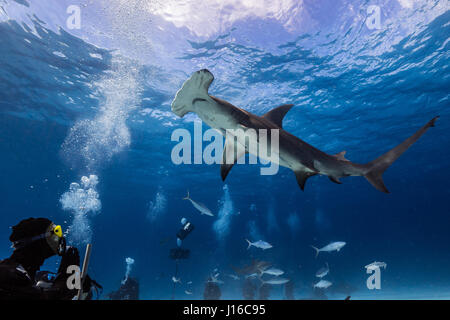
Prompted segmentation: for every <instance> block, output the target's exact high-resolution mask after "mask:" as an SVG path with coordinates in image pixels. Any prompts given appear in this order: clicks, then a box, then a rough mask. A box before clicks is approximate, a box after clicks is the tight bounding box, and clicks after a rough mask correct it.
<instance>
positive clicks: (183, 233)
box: [177, 218, 194, 247]
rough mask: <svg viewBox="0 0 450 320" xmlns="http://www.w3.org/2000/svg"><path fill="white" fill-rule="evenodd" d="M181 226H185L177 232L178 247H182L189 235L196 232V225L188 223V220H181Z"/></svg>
mask: <svg viewBox="0 0 450 320" xmlns="http://www.w3.org/2000/svg"><path fill="white" fill-rule="evenodd" d="M181 225H182V226H183V227H182V228H181V229H180V230H179V231H178V232H177V246H178V247H181V243H182V241H183V240H184V239H185V238H186V237H187V236H188V235H189V233H191V232H192V230H194V225H193V224H192V223H190V222H189V221H187V219H186V218H182V219H181Z"/></svg>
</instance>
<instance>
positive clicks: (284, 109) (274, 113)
mask: <svg viewBox="0 0 450 320" xmlns="http://www.w3.org/2000/svg"><path fill="white" fill-rule="evenodd" d="M293 106H294V105H293V104H284V105H282V106H279V107H276V108H275V109H272V110H270V111H269V112H267V113H266V114H264V115H263V118H266V119H267V120H269V121H271V122H273V123H275V124H276V125H277V126H279V127H280V128H283V118H284V116H285V115H286V113H288V111H289V110H291V108H292V107H293Z"/></svg>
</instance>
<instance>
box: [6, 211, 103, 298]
mask: <svg viewBox="0 0 450 320" xmlns="http://www.w3.org/2000/svg"><path fill="white" fill-rule="evenodd" d="M9 240H10V241H11V242H12V248H14V251H13V253H12V255H11V256H10V257H9V258H7V259H4V260H0V300H23V299H26V300H72V299H74V298H75V297H76V295H77V293H78V290H77V289H69V288H68V286H67V280H68V278H69V277H70V276H71V275H72V274H71V273H69V274H68V273H67V268H68V267H69V266H71V265H77V266H79V265H80V255H79V253H78V249H77V248H75V247H67V246H66V240H65V238H64V236H63V234H62V229H61V226H59V225H56V224H54V223H53V222H52V221H50V220H49V219H46V218H29V219H25V220H22V221H20V222H19V223H18V224H17V225H16V226H14V227H12V233H11V236H10V237H9ZM54 255H58V256H61V263H60V266H59V269H58V272H57V273H56V274H54V275H53V276H52V275H51V274H52V273H51V272H46V271H39V269H40V267H41V266H42V265H43V263H44V261H45V260H46V259H48V258H50V257H52V256H54ZM94 287H95V288H100V289H101V286H100V285H99V284H98V283H96V282H95V281H94V280H92V279H91V278H90V277H89V276H86V278H85V280H84V282H83V288H82V289H83V290H82V291H83V293H84V294H83V296H82V298H83V299H92V296H93V293H92V290H91V289H93V288H94Z"/></svg>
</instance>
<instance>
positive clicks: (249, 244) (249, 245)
mask: <svg viewBox="0 0 450 320" xmlns="http://www.w3.org/2000/svg"><path fill="white" fill-rule="evenodd" d="M245 241H247V242H248V247H247V250H248V249H250V247H251V246H252V243H251V242H250V240H248V239H245Z"/></svg>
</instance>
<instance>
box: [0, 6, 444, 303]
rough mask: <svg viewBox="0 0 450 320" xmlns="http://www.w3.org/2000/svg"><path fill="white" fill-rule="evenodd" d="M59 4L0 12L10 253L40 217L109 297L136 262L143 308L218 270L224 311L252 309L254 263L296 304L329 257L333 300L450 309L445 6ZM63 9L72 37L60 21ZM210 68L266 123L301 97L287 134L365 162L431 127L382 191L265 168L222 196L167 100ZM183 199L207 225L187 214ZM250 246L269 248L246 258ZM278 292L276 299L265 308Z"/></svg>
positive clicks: (4, 249)
mask: <svg viewBox="0 0 450 320" xmlns="http://www.w3.org/2000/svg"><path fill="white" fill-rule="evenodd" d="M51 2H52V1H49V2H46V3H45V4H43V3H42V2H41V3H38V2H37V1H36V2H33V1H24V0H23V1H3V2H2V3H0V13H1V16H0V17H1V20H0V21H1V22H0V41H1V42H0V43H1V46H0V53H1V54H0V63H1V64H0V65H1V69H0V150H1V155H2V156H1V158H0V168H1V170H0V194H1V195H2V197H1V201H0V212H1V213H2V214H1V215H0V257H2V258H3V257H7V256H9V255H10V253H11V248H10V243H9V241H8V237H9V234H10V229H9V228H10V227H11V226H12V225H15V224H16V223H17V222H18V221H20V220H21V219H23V218H28V217H40V216H43V217H48V218H50V219H52V220H53V221H55V222H58V223H60V224H61V225H62V226H63V229H64V230H68V233H67V237H68V239H69V242H70V243H71V244H72V245H76V246H78V247H79V249H80V251H81V252H82V253H83V252H84V246H85V245H86V243H87V242H90V243H92V244H93V252H92V257H91V263H90V266H89V273H90V275H91V276H92V278H94V279H96V280H97V281H98V282H99V283H101V284H102V285H103V286H104V288H105V290H104V292H105V293H108V292H110V291H112V290H116V289H117V288H118V287H119V285H120V281H121V280H122V279H123V277H124V275H125V272H126V261H125V259H126V258H127V257H131V258H133V259H134V261H135V262H134V264H133V265H132V266H131V271H130V275H131V276H133V277H136V278H138V279H139V281H140V288H141V298H143V299H170V298H171V297H172V295H173V294H174V296H175V298H176V299H192V298H193V299H202V298H203V289H204V286H205V282H206V280H207V279H208V277H209V276H210V275H211V274H214V273H219V278H220V279H221V280H222V281H224V283H223V284H220V287H221V290H222V298H227V299H242V286H243V279H242V278H243V277H242V276H241V279H240V280H234V279H232V278H231V277H230V276H229V275H230V274H231V275H234V271H233V268H232V266H236V267H243V266H245V265H248V264H250V263H251V261H252V259H258V260H264V261H269V262H270V263H271V264H272V265H273V266H274V267H277V268H280V269H282V270H283V271H285V274H284V275H283V276H284V277H286V278H289V279H291V280H292V281H293V283H294V295H295V297H296V298H311V297H314V291H313V288H312V286H313V284H314V283H316V282H317V280H318V279H317V278H316V277H315V273H316V271H317V270H318V269H319V268H320V267H322V266H323V265H324V264H325V262H328V264H329V266H330V274H329V275H327V277H326V279H328V280H329V281H331V282H332V283H333V285H332V286H331V287H330V288H329V289H327V290H326V295H327V296H328V298H330V299H342V298H344V297H345V296H346V295H348V294H351V295H352V298H355V299H358V298H360V299H380V298H388V299H408V298H420V299H428V298H444V299H448V298H449V293H450V273H449V272H448V270H449V267H450V255H449V253H448V247H449V245H450V234H449V232H448V230H449V226H450V216H449V212H450V207H449V201H448V199H449V196H450V188H449V187H448V180H449V178H450V164H449V163H450V148H449V147H450V135H449V134H448V132H449V129H450V112H449V107H450V104H449V88H450V79H449V74H450V72H449V69H448V67H449V42H448V39H449V34H450V12H449V9H450V6H449V4H448V1H407V0H403V1H374V2H371V1H323V2H318V3H315V2H313V1H306V0H305V1H297V2H296V1H293V2H292V1H278V2H277V1H274V2H273V3H276V4H277V5H274V6H269V5H266V6H262V7H261V6H260V5H257V4H256V3H254V4H253V5H254V7H251V6H250V7H248V6H245V5H243V4H240V2H239V1H231V0H230V1H229V3H228V6H224V7H220V8H218V7H217V3H218V2H216V1H211V3H210V5H207V6H205V7H204V8H202V9H201V10H200V9H199V10H200V11H201V12H199V13H198V16H196V15H192V14H190V15H189V16H188V19H186V17H185V16H183V15H182V14H181V15H180V16H176V14H178V11H177V10H175V9H176V8H177V6H179V8H181V9H182V10H181V9H180V10H181V12H188V13H189V12H190V13H192V12H194V11H195V10H196V7H195V5H194V4H192V1H181V2H179V3H178V4H177V3H171V5H172V7H165V6H164V5H161V7H157V8H153V7H151V8H150V9H148V7H149V6H151V5H150V4H149V3H150V2H146V1H138V0H135V1H129V2H126V3H124V2H123V1H118V0H117V1H111V2H109V3H106V2H103V1H99V2H96V3H88V4H86V5H85V6H84V5H83V4H82V3H81V2H80V3H78V2H77V1H54V3H53V4H50V3H51ZM72 3H73V4H77V3H78V4H79V5H80V7H81V10H82V13H83V15H82V16H81V17H82V20H81V21H82V25H81V29H79V30H78V29H75V30H71V29H69V28H68V27H67V26H66V24H65V19H66V18H67V13H66V8H67V6H69V5H70V4H72ZM369 5H376V6H378V7H379V8H381V22H382V23H381V27H380V28H375V29H370V28H369V27H368V26H367V24H366V20H367V19H368V16H370V15H369V14H368V11H367V8H368V6H369ZM242 6H243V7H242ZM172 8H175V9H174V10H173V11H171V10H172ZM262 8H264V10H263V9H262ZM189 10H191V11H189ZM203 11H205V12H206V13H205V15H206V16H204V15H203V14H202V12H203ZM248 12H250V13H248ZM214 14H215V15H214ZM208 17H211V18H210V19H209V18H208ZM217 17H219V18H220V19H216V18H217ZM232 17H234V18H232ZM236 17H237V18H236ZM175 18H176V19H175ZM183 19H184V20H183ZM217 21H219V22H220V23H219V22H217ZM203 68H208V69H209V70H210V71H211V72H212V73H213V74H214V76H215V81H214V82H213V84H212V86H211V88H210V93H211V94H213V95H214V96H217V97H220V98H222V99H225V100H227V101H229V102H231V103H233V104H234V105H236V106H238V107H241V108H244V109H245V110H248V111H250V112H253V113H255V114H258V115H262V114H264V113H265V112H267V111H269V110H270V109H271V108H274V107H276V106H278V105H281V104H284V103H292V104H294V105H295V107H294V108H293V109H292V110H291V111H289V113H288V114H287V116H286V118H285V119H284V122H283V124H284V128H285V130H287V131H289V132H291V133H292V134H294V135H296V136H297V137H299V138H301V139H302V140H304V141H306V142H308V143H310V144H312V145H314V146H316V147H317V148H319V149H321V150H323V151H325V152H327V153H330V154H335V153H338V152H340V151H342V150H346V151H347V154H346V157H347V158H348V159H350V160H351V161H353V162H356V163H367V162H369V161H371V160H373V159H375V158H376V157H378V156H379V155H381V154H383V153H384V152H386V151H388V150H389V149H391V148H392V147H394V146H396V145H397V144H399V143H400V142H402V141H403V140H404V139H406V138H407V137H409V136H410V135H411V134H412V133H414V132H415V131H416V130H417V129H418V128H419V127H421V126H422V125H424V124H425V123H426V122H427V121H429V120H430V119H431V118H433V117H434V116H437V115H439V116H440V118H439V120H438V121H437V123H436V127H435V128H431V129H430V130H429V131H427V132H426V134H425V135H424V136H423V137H422V138H421V139H420V140H419V141H418V142H417V143H415V144H414V145H413V146H412V147H411V149H409V150H408V151H407V152H406V153H405V154H404V155H403V156H402V157H401V158H399V159H398V160H397V161H396V162H395V163H394V164H393V165H392V166H391V167H390V168H389V169H388V170H387V171H386V173H385V174H384V181H385V184H386V186H387V187H388V189H389V190H390V192H391V194H383V193H381V192H379V191H377V190H375V189H374V188H373V187H372V186H371V185H370V184H369V183H368V182H367V181H366V180H365V179H364V178H361V177H349V178H345V179H342V182H343V184H342V185H337V184H334V183H331V182H330V181H329V180H328V179H327V178H326V177H321V176H315V177H312V178H310V179H309V180H308V182H307V184H306V188H305V191H303V192H302V191H301V190H300V189H299V188H298V186H297V182H296V180H295V176H294V174H293V173H292V172H290V170H288V169H286V168H280V171H279V173H278V174H276V175H274V176H262V175H260V174H259V172H260V171H259V169H260V166H259V165H236V166H235V167H234V168H233V169H232V170H231V172H230V174H229V176H228V177H227V179H226V182H225V183H224V182H222V180H221V178H220V168H219V165H216V164H212V165H207V164H204V163H203V164H192V165H176V164H174V163H173V162H172V159H171V151H172V149H173V147H174V146H175V145H176V142H174V141H171V135H172V133H173V131H174V130H175V129H179V128H184V129H187V130H189V131H190V132H192V133H193V132H194V124H195V123H198V118H197V117H196V116H195V115H194V114H189V115H187V116H186V117H185V118H183V119H181V118H179V117H177V116H176V115H174V114H173V113H172V112H171V109H170V104H171V102H172V100H173V98H174V96H175V93H176V92H177V90H178V89H180V87H181V85H182V83H183V82H184V81H185V80H186V79H187V78H188V77H189V76H190V75H191V74H192V73H193V72H194V71H196V70H199V69H203ZM202 127H203V130H207V129H208V127H207V125H205V124H203V125H202ZM205 145H206V143H205ZM91 175H92V176H91ZM90 176H91V178H89V177H90ZM82 177H87V178H89V179H88V180H85V181H84V184H83V182H82ZM73 183H77V184H78V185H74V184H73ZM71 184H72V185H71ZM187 190H189V192H190V195H191V196H192V198H193V199H194V200H196V201H199V202H202V203H204V204H205V205H206V206H207V207H208V208H209V209H210V210H211V211H212V212H213V213H214V214H215V217H209V216H204V215H200V214H199V212H198V211H196V209H195V208H193V207H192V205H191V204H190V203H189V202H187V201H185V200H182V198H183V197H184V196H185V195H186V192H187ZM182 217H186V218H187V219H189V220H190V221H191V222H192V223H193V224H194V225H195V229H194V231H193V232H192V234H191V235H189V237H188V238H187V239H186V240H185V241H184V243H183V247H186V248H189V249H190V250H191V256H190V258H189V259H188V260H183V261H180V264H179V273H178V277H180V278H181V280H182V284H180V285H177V286H176V288H175V293H174V292H173V282H172V280H171V278H172V276H173V275H174V273H175V262H174V261H173V260H171V259H170V258H169V250H170V249H171V248H174V247H176V241H175V234H176V232H177V231H178V229H179V228H180V227H181V225H180V220H181V218H182ZM247 238H248V239H251V240H254V241H256V240H259V239H263V240H265V241H268V242H270V243H271V244H272V245H273V248H271V249H268V250H264V251H263V250H260V249H257V248H251V249H247V242H246V241H245V239H247ZM331 241H345V242H346V246H345V247H344V248H343V249H342V250H341V251H339V252H332V253H326V252H325V253H320V254H319V256H318V258H317V259H316V258H315V257H314V255H315V253H314V250H313V249H312V248H311V247H310V245H314V246H319V247H322V246H324V245H326V244H328V243H329V242H331ZM373 261H383V262H386V263H387V268H386V269H382V271H381V277H382V278H381V279H382V280H381V289H380V290H369V289H368V288H367V286H366V280H367V277H368V276H369V275H368V274H367V273H366V270H365V268H364V266H366V265H367V264H369V263H371V262H373ZM57 263H58V259H57V258H52V259H51V260H50V261H49V262H48V263H46V265H45V268H49V269H52V270H54V269H56V268H57ZM215 269H217V271H215ZM190 281H192V284H190V285H188V284H187V283H188V282H190ZM255 281H257V280H255ZM185 290H190V291H192V293H193V294H192V295H187V294H186V293H185ZM283 297H284V286H275V285H274V286H272V287H271V290H270V298H271V299H282V298H283Z"/></svg>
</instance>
